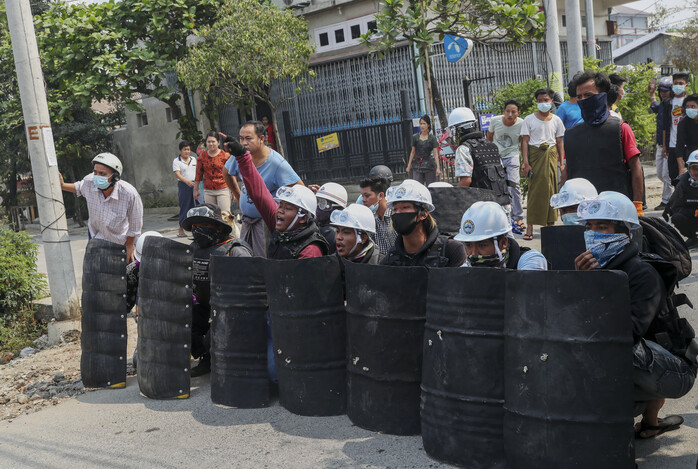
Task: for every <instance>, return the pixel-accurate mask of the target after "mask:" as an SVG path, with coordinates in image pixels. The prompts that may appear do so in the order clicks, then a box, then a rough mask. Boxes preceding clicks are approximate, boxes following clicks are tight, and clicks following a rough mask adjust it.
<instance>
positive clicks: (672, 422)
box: [635, 415, 683, 440]
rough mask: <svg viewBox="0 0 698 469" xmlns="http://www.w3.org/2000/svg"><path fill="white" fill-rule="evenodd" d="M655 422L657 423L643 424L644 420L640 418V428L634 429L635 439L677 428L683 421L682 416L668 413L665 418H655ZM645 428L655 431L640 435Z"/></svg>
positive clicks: (651, 436) (646, 437) (647, 438)
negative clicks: (650, 433)
mask: <svg viewBox="0 0 698 469" xmlns="http://www.w3.org/2000/svg"><path fill="white" fill-rule="evenodd" d="M657 423H658V425H647V424H645V421H644V420H642V421H641V422H640V428H639V429H637V430H635V439H636V440H649V439H651V438H654V437H656V436H659V435H661V434H662V433H666V432H670V431H672V430H677V429H678V428H679V427H680V426H681V424H682V423H683V417H681V416H680V415H669V416H667V417H666V418H663V419H657ZM646 430H650V431H653V430H656V431H657V433H655V434H654V435H648V436H642V432H644V431H646Z"/></svg>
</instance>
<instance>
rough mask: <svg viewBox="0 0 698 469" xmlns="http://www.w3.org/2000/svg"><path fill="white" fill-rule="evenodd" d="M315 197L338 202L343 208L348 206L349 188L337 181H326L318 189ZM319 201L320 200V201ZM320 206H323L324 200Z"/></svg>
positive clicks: (334, 202)
mask: <svg viewBox="0 0 698 469" xmlns="http://www.w3.org/2000/svg"><path fill="white" fill-rule="evenodd" d="M315 197H317V198H319V199H325V200H329V201H330V202H332V203H333V204H337V205H339V206H340V207H342V208H346V207H347V199H348V196H347V190H346V189H345V188H344V186H341V185H339V184H337V183H336V182H326V183H325V184H323V185H322V187H320V189H318V191H317V193H316V194H315ZM318 202H319V201H318ZM319 205H320V208H323V207H322V202H319Z"/></svg>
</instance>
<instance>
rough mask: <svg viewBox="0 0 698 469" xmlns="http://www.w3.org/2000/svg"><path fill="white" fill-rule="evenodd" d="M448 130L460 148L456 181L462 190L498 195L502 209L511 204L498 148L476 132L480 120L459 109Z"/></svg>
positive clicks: (453, 115) (450, 118) (453, 114)
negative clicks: (477, 190)
mask: <svg viewBox="0 0 698 469" xmlns="http://www.w3.org/2000/svg"><path fill="white" fill-rule="evenodd" d="M448 129H449V132H450V133H451V136H452V137H453V139H454V140H455V141H456V143H457V144H458V148H456V161H455V165H456V178H457V179H458V186H460V187H478V188H481V189H490V190H493V191H495V192H496V193H497V196H498V199H497V202H499V203H500V204H502V205H507V204H509V203H510V201H511V198H510V196H509V188H508V186H507V179H506V176H507V173H506V170H505V169H504V166H502V158H501V157H500V155H499V149H498V148H497V145H495V144H494V143H492V142H490V141H488V140H486V139H485V138H484V136H483V134H482V132H480V131H478V130H477V119H476V118H475V114H473V111H471V110H470V109H468V108H467V107H458V108H455V109H454V110H453V111H451V114H449V116H448Z"/></svg>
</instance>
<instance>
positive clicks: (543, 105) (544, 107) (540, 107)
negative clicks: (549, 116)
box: [538, 103, 553, 112]
mask: <svg viewBox="0 0 698 469" xmlns="http://www.w3.org/2000/svg"><path fill="white" fill-rule="evenodd" d="M552 107H553V103H538V110H539V111H540V112H548V111H549V110H550V109H552Z"/></svg>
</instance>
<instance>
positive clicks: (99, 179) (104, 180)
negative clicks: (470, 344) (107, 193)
mask: <svg viewBox="0 0 698 469" xmlns="http://www.w3.org/2000/svg"><path fill="white" fill-rule="evenodd" d="M92 182H93V183H94V185H95V187H96V188H97V189H99V190H101V191H103V190H106V189H109V186H110V185H111V184H109V178H108V177H105V176H94V177H93V178H92Z"/></svg>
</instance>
